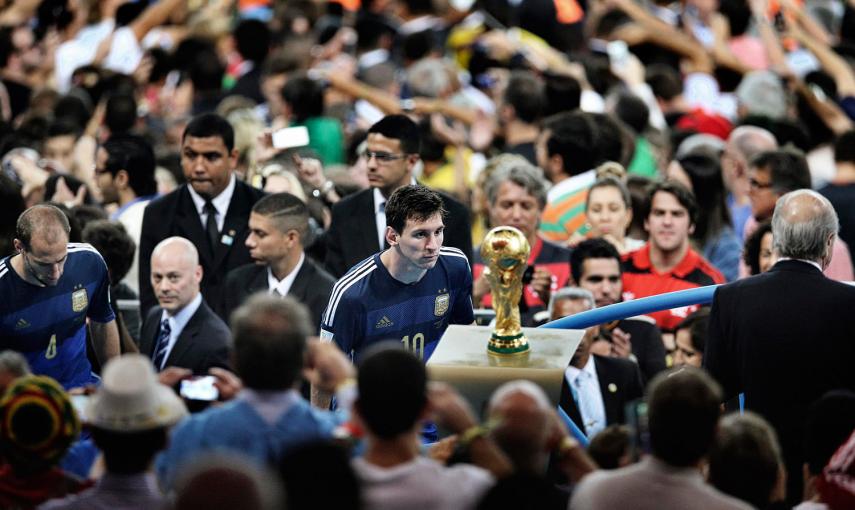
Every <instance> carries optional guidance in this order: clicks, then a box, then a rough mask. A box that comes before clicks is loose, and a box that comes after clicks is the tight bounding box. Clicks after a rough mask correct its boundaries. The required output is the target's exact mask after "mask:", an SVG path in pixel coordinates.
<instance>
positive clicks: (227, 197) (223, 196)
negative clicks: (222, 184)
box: [187, 174, 236, 232]
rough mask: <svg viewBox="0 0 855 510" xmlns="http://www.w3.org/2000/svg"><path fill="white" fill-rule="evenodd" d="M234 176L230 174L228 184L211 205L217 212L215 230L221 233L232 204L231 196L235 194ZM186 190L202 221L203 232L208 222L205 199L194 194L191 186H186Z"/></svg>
mask: <svg viewBox="0 0 855 510" xmlns="http://www.w3.org/2000/svg"><path fill="white" fill-rule="evenodd" d="M235 181H236V178H235V174H232V176H231V178H230V179H229V184H228V186H226V189H224V190H223V192H222V193H220V194H219V195H217V196H215V197H214V198H213V199H212V200H211V203H213V204H214V208H215V209H216V210H217V230H218V231H220V232H222V231H223V223H225V222H226V214H227V213H228V212H229V204H230V203H231V202H232V194H234V192H235ZM187 190H188V191H190V198H192V199H193V204H194V205H195V206H196V212H197V213H199V219H200V220H201V221H202V230H205V228H206V223H207V221H208V213H207V212H205V198H204V197H202V195H200V194H198V193H196V190H194V189H193V186H190V185H189V184H188V185H187Z"/></svg>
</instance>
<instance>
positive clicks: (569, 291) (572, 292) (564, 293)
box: [549, 287, 597, 317]
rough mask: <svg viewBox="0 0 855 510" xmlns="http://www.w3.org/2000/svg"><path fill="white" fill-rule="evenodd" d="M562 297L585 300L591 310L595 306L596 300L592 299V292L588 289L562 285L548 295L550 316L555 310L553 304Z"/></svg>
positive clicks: (562, 298)
mask: <svg viewBox="0 0 855 510" xmlns="http://www.w3.org/2000/svg"><path fill="white" fill-rule="evenodd" d="M564 299H569V300H571V301H587V302H588V305H589V306H590V309H591V310H593V309H594V308H596V307H597V302H596V301H595V300H594V294H592V293H591V291H590V290H588V289H583V288H581V287H563V288H561V289H558V290H556V291H555V292H553V293H552V295H551V296H550V297H549V315H550V317H551V316H552V312H553V311H555V304H556V303H558V302H559V301H562V300H564Z"/></svg>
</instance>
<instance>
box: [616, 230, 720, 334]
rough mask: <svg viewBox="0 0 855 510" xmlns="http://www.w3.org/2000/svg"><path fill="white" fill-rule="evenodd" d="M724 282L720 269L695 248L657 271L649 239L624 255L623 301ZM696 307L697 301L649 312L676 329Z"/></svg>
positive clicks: (659, 322)
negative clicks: (666, 269) (651, 256)
mask: <svg viewBox="0 0 855 510" xmlns="http://www.w3.org/2000/svg"><path fill="white" fill-rule="evenodd" d="M724 282H725V279H724V276H722V274H721V273H720V272H719V271H718V269H716V268H715V266H713V265H712V264H710V263H709V261H707V260H706V259H705V258H703V257H702V256H701V255H700V254H698V252H696V251H695V250H693V249H692V248H689V249H688V251H687V252H686V256H685V257H683V260H681V261H680V263H679V264H677V265H676V266H674V268H673V269H671V270H670V271H668V272H665V273H660V272H658V271H657V270H656V269H655V268H654V267H653V264H652V263H651V262H650V243H645V244H644V246H642V247H641V248H639V249H637V250H635V251H634V252H631V253H627V254H626V255H624V257H623V299H624V301H628V300H630V299H635V298H643V297H647V296H655V295H657V294H665V293H666V292H673V291H676V290H685V289H693V288H695V287H704V286H706V285H713V284H716V283H724ZM697 309H698V306H697V305H691V306H682V307H679V308H674V309H671V310H662V311H659V312H654V313H649V314H647V315H649V316H651V317H653V318H654V319H655V320H656V324H657V325H658V326H659V327H660V328H661V329H662V330H663V331H673V330H674V329H675V328H676V327H677V325H678V324H679V323H680V321H682V320H683V319H685V318H686V316H688V315H689V314H690V313H692V312H694V311H695V310H697Z"/></svg>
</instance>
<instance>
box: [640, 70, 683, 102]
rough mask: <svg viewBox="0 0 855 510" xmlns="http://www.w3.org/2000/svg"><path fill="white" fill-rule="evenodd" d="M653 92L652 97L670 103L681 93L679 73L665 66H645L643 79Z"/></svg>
mask: <svg viewBox="0 0 855 510" xmlns="http://www.w3.org/2000/svg"><path fill="white" fill-rule="evenodd" d="M644 80H645V81H646V82H647V84H648V85H649V86H650V88H651V90H652V91H653V95H654V96H656V97H657V98H662V99H664V100H665V101H670V100H672V99H674V98H675V97H677V96H679V95H681V94H682V93H683V80H682V79H681V78H680V73H679V72H678V71H677V70H676V69H674V68H673V67H671V66H669V65H667V64H651V65H649V66H647V73H646V76H645V78H644Z"/></svg>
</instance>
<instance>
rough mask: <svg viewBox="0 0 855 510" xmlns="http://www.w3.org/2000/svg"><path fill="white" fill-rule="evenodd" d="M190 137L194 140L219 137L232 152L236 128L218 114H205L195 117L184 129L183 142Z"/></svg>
mask: <svg viewBox="0 0 855 510" xmlns="http://www.w3.org/2000/svg"><path fill="white" fill-rule="evenodd" d="M188 136H192V137H194V138H208V137H211V136H216V137H219V138H220V139H221V140H222V141H223V145H225V146H226V150H227V151H229V152H232V149H234V146H235V130H234V128H232V125H231V124H229V121H227V120H226V119H225V118H223V117H221V116H219V115H217V114H216V113H203V114H202V115H198V116H196V117H193V120H191V121H190V123H189V124H187V127H186V128H184V134H183V135H182V136H181V141H182V142H183V141H184V139H185V138H187V137H188Z"/></svg>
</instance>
